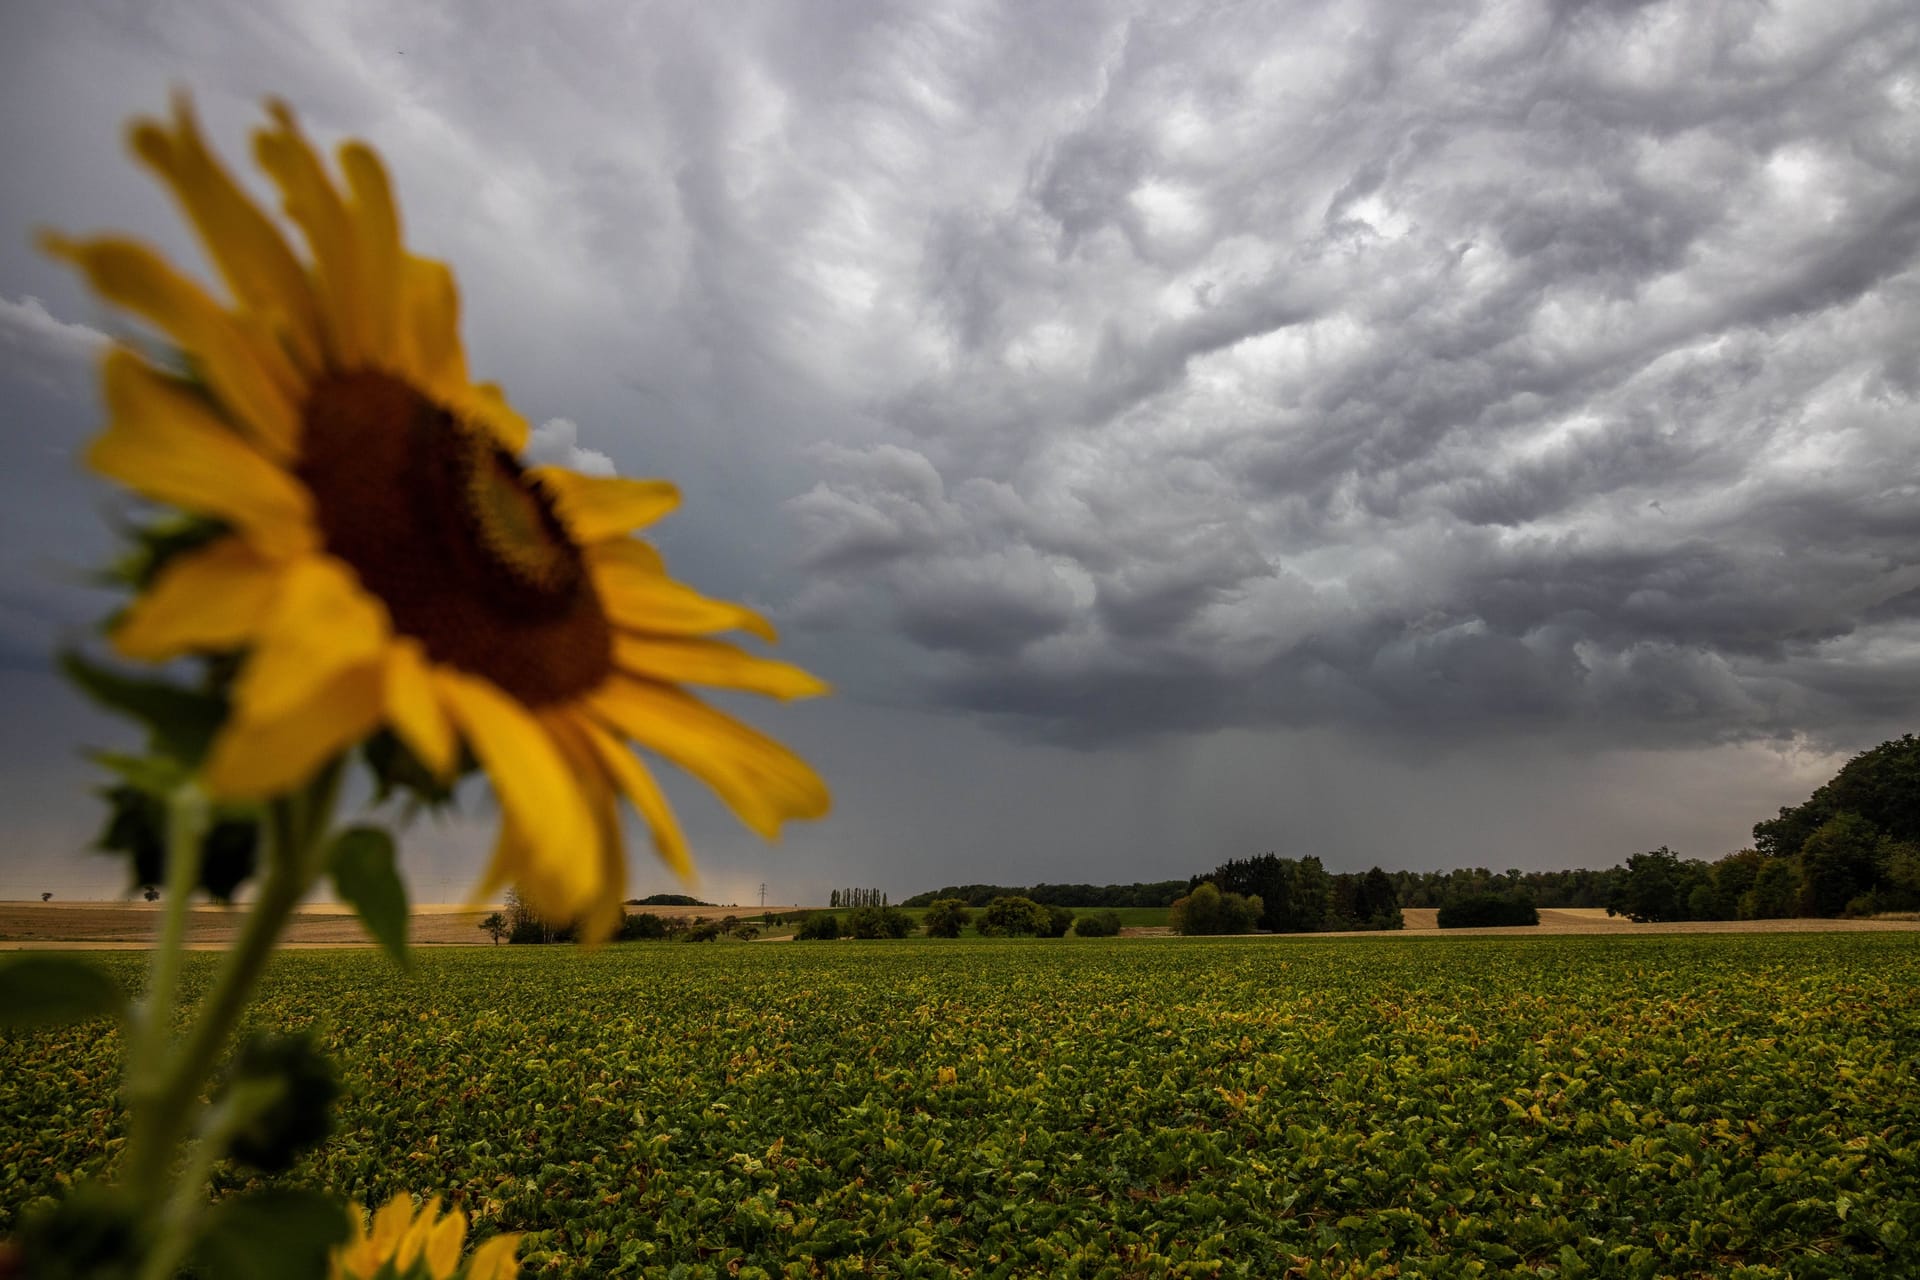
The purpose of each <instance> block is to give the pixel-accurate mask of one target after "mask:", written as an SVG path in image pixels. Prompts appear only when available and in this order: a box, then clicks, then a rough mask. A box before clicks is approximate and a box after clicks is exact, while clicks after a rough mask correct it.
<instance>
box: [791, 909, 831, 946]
mask: <svg viewBox="0 0 1920 1280" xmlns="http://www.w3.org/2000/svg"><path fill="white" fill-rule="evenodd" d="M793 936H794V938H795V940H796V941H799V942H832V941H833V940H834V939H835V938H837V937H839V936H840V917H839V916H836V915H833V914H831V913H830V912H824V911H823V912H821V913H820V914H818V915H811V916H808V917H807V918H806V919H804V920H802V921H801V922H800V928H799V931H798V932H796V933H795V934H794V935H793Z"/></svg>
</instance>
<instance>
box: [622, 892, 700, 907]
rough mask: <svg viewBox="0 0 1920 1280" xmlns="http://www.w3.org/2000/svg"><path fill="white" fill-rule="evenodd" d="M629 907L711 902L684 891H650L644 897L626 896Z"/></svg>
mask: <svg viewBox="0 0 1920 1280" xmlns="http://www.w3.org/2000/svg"><path fill="white" fill-rule="evenodd" d="M627 905H628V906H630V907H710V906H712V905H713V904H712V903H711V902H702V901H701V900H700V899H698V898H692V897H688V896H687V895H686V894H684V893H650V894H648V895H647V896H646V897H644V898H628V899H627Z"/></svg>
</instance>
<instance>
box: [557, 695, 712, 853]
mask: <svg viewBox="0 0 1920 1280" xmlns="http://www.w3.org/2000/svg"><path fill="white" fill-rule="evenodd" d="M576 723H578V724H579V726H580V730H581V732H582V734H583V735H584V736H585V738H586V740H587V744H588V745H589V746H590V747H592V748H593V753H594V754H595V755H596V756H598V757H599V758H600V763H601V765H602V767H604V768H605V769H606V771H607V773H608V774H609V775H611V776H612V778H613V781H614V785H616V786H618V787H619V788H620V790H621V791H623V792H625V793H626V797H627V799H628V800H630V801H632V803H633V807H634V808H635V809H636V810H638V811H639V814H640V816H641V818H643V819H644V820H645V821H646V824H647V829H648V831H649V832H650V833H651V834H652V836H653V847H654V851H655V852H657V853H658V854H659V855H660V860H661V861H662V862H664V863H666V864H667V865H668V866H669V867H672V868H673V872H674V874H675V875H677V876H679V877H680V878H681V879H682V880H685V881H689V882H691V881H692V880H693V878H694V875H693V856H692V854H691V853H690V852H689V851H688V849H687V838H686V836H685V835H683V834H681V831H680V821H679V819H677V818H676V817H674V814H673V806H672V805H670V804H668V803H667V796H666V793H665V792H664V791H662V790H660V784H659V783H658V782H655V781H654V779H653V775H652V774H651V773H649V772H648V771H647V766H646V765H644V764H642V763H641V762H640V758H639V757H638V756H636V755H634V754H633V752H631V751H629V750H627V748H626V747H625V746H624V745H623V744H622V743H621V742H620V741H619V740H617V739H616V738H614V736H613V735H612V734H610V733H608V732H607V731H606V730H605V729H602V728H601V727H600V726H599V725H597V724H595V723H593V722H592V721H591V720H589V719H587V718H586V717H585V716H579V717H576Z"/></svg>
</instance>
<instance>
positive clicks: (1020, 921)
mask: <svg viewBox="0 0 1920 1280" xmlns="http://www.w3.org/2000/svg"><path fill="white" fill-rule="evenodd" d="M978 927H979V930H980V933H981V935H982V936H983V937H988V938H1015V937H1026V936H1028V935H1030V934H1035V933H1040V932H1043V931H1044V930H1045V929H1046V927H1047V909H1046V908H1045V907H1043V906H1041V905H1040V904H1039V903H1037V902H1035V901H1034V900H1033V899H1032V898H995V899H994V900H993V901H992V902H989V903H988V904H987V909H986V910H985V911H983V912H981V913H980V923H979V926H978Z"/></svg>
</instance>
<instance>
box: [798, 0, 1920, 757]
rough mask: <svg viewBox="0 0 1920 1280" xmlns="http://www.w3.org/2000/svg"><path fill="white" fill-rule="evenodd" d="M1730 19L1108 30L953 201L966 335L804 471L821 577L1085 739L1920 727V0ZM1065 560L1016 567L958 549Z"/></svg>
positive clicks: (1006, 702)
mask: <svg viewBox="0 0 1920 1280" xmlns="http://www.w3.org/2000/svg"><path fill="white" fill-rule="evenodd" d="M1736 9H1738V16H1737V17H1736V16H1734V12H1735V11H1734V10H1721V11H1715V12H1714V13H1707V12H1705V11H1701V10H1697V9H1695V8H1693V7H1691V6H1684V5H1673V4H1648V5H1633V6H1594V5H1588V6H1571V7H1562V8H1560V9H1558V10H1547V9H1528V8H1526V7H1524V6H1523V7H1519V8H1513V7H1507V8H1501V9H1497V10H1495V9H1490V8H1481V7H1479V6H1471V5H1454V6H1439V7H1426V8H1422V9H1420V10H1418V11H1413V10H1406V9H1404V8H1400V7H1383V6H1353V7H1335V8H1332V9H1329V8H1324V7H1316V8H1312V9H1304V8H1296V9H1282V8H1278V7H1276V8H1275V9H1273V10H1270V11H1264V12H1263V13H1261V14H1247V13H1244V12H1242V11H1238V10H1236V11H1234V12H1233V13H1232V14H1231V15H1230V16H1227V15H1222V14H1219V13H1210V12H1209V13H1182V14H1177V15H1166V16H1160V17H1156V18H1152V19H1148V18H1140V19H1138V20H1135V21H1131V22H1129V23H1127V24H1125V25H1124V26H1123V27H1122V28H1121V31H1120V34H1119V35H1118V36H1117V38H1116V39H1115V40H1113V41H1111V42H1108V43H1104V44H1103V43H1102V42H1101V41H1098V40H1094V41H1089V43H1088V47H1089V49H1096V48H1097V49H1101V50H1102V51H1103V52H1102V57H1101V58H1100V59H1099V60H1098V62H1097V65H1098V66H1099V68H1100V73H1101V74H1100V79H1099V81H1098V84H1097V87H1095V88H1093V89H1091V90H1090V89H1089V87H1088V85H1087V84H1086V82H1085V81H1082V80H1077V79H1076V77H1074V76H1072V75H1071V74H1068V73H1063V74H1061V75H1060V76H1058V77H1056V78H1055V79H1054V81H1053V83H1052V85H1051V86H1044V85H1042V86H1036V85H1026V86H1022V89H1021V91H1022V92H1024V93H1026V94H1028V95H1030V96H1034V97H1039V96H1045V95H1047V94H1048V93H1049V91H1050V89H1051V92H1052V93H1053V94H1054V95H1056V96H1054V97H1053V99H1052V107H1053V110H1052V111H1051V112H1050V113H1049V118H1050V119H1052V120H1054V121H1056V125H1055V128H1054V129H1053V131H1052V132H1051V134H1050V135H1048V136H1043V137H1041V138H1039V139H1036V140H1033V141H1032V142H1031V145H1030V151H1029V153H1028V155H1029V158H1028V159H1027V161H1026V165H1025V169H1024V174H1023V176H1022V180H1021V181H1020V182H1019V183H1018V185H1011V184H1005V185H1002V186H1000V187H999V188H997V189H996V190H995V193H994V197H993V198H972V199H969V198H967V197H965V196H957V197H955V199H954V200H950V201H949V202H947V203H944V204H929V206H928V207H926V208H925V209H923V210H922V214H923V225H924V227H925V228H926V231H925V233H924V235H925V240H924V243H925V244H926V246H927V250H926V255H925V258H924V260H923V262H922V264H921V275H920V280H919V285H920V288H921V290H922V292H923V294H924V296H925V297H926V298H927V300H928V304H929V305H928V313H929V315H930V316H931V317H932V319H933V321H934V322H935V323H937V324H938V325H939V327H938V328H937V329H936V330H935V331H934V332H935V333H937V335H938V336H939V338H940V339H942V341H941V344H940V346H939V347H938V348H937V352H936V358H935V359H933V360H931V361H928V362H927V364H926V372H925V373H924V374H923V375H922V376H921V377H920V378H918V379H914V380H912V381H911V383H910V385H908V386H906V387H904V388H903V389H902V390H901V391H900V392H899V393H898V394H897V395H895V396H894V397H893V398H892V399H891V400H889V401H887V402H886V404H885V407H884V410H883V414H884V417H885V420H886V421H887V422H888V423H889V424H890V425H891V426H892V427H893V429H894V434H893V435H892V438H891V440H890V442H889V443H888V444H885V445H881V446H876V447H875V452H874V453H873V454H872V455H871V456H869V457H860V456H855V455H851V454H848V453H846V452H845V451H842V452H840V453H837V454H835V455H833V456H831V457H829V458H827V459H825V463H826V467H827V470H828V478H827V479H826V480H825V481H824V482H823V483H822V484H821V485H820V486H819V487H817V488H816V489H815V490H814V491H813V492H811V493H809V494H808V495H806V496H805V497H804V498H802V499H800V500H797V501H796V502H795V503H794V504H793V510H794V512H795V514H796V515H798V516H800V517H802V528H803V531H804V532H805V533H806V534H807V536H808V537H809V538H810V540H811V546H812V547H813V549H814V553H815V554H814V559H813V562H812V563H813V566H814V568H815V570H816V572H818V573H823V574H827V575H841V576H842V577H843V578H844V579H845V580H846V581H848V582H849V583H853V582H857V583H858V584H859V587H860V589H861V590H864V591H865V592H867V593H868V594H869V595H870V596H871V598H872V600H873V601H874V602H875V606H876V614H877V616H878V617H879V618H880V619H882V621H881V622H880V623H879V624H878V625H885V622H884V619H885V618H886V616H887V611H886V603H887V602H889V601H891V602H894V604H895V605H896V606H897V605H898V602H900V601H901V600H903V599H905V598H907V597H908V594H909V593H912V598H913V600H914V606H913V609H912V610H911V611H907V610H904V609H901V608H898V607H896V608H895V610H894V612H893V615H892V617H893V625H895V626H897V627H898V628H899V630H900V632H901V633H902V634H903V635H904V636H905V637H906V638H907V639H909V640H911V641H913V642H914V643H916V644H918V645H920V646H922V647H923V648H925V649H927V650H929V651H931V652H932V653H933V654H935V655H936V657H937V660H936V661H934V662H932V663H931V664H930V665H929V668H928V670H929V680H930V687H931V688H932V690H933V694H932V696H934V697H935V698H936V699H940V700H946V701H950V702H952V703H954V704H955V705H959V706H963V707H967V708H972V709H976V710H983V711H990V712H993V713H996V714H998V715H1002V716H1005V717H1007V718H1008V719H1009V721H1011V722H1013V723H1016V724H1017V723H1025V724H1026V725H1027V727H1029V728H1030V729H1033V730H1036V731H1039V732H1042V733H1048V734H1059V735H1062V736H1065V737H1067V738H1069V739H1073V740H1078V741H1098V740H1106V739H1111V738H1113V737H1115V736H1120V737H1124V736H1127V735H1129V734H1135V733H1151V732H1155V731H1159V730H1167V729H1176V730H1196V729H1205V728H1207V727H1210V726H1220V725H1260V724H1316V723H1320V724H1324V723H1357V724H1371V725H1375V726H1377V727H1380V728H1383V729H1391V730H1395V731H1414V732H1419V733H1431V734H1436V735H1447V736H1449V737H1459V736H1462V735H1473V734H1477V733H1482V732H1489V731H1493V732H1506V731H1511V729H1512V728H1513V727H1514V726H1516V725H1525V724H1534V725H1555V724H1557V725H1567V724H1585V725H1593V726H1597V727H1600V728H1602V729H1603V730H1604V731H1605V732H1608V733H1611V734H1614V735H1616V736H1617V737H1618V739H1619V740H1621V741H1648V740H1652V741H1661V740H1671V741H1714V740H1722V739H1726V738H1729V737H1733V738H1737V737H1740V736H1745V735H1758V736H1763V737H1766V736H1777V735H1792V734H1795V733H1809V732H1810V733H1814V734H1832V735H1834V736H1835V737H1836V738H1840V739H1845V738H1846V737H1848V736H1849V735H1853V734H1857V733H1860V732H1865V731H1867V726H1870V725H1878V724H1884V723H1887V722H1890V721H1893V722H1897V721H1898V720H1899V719H1900V718H1901V717H1903V716H1905V717H1911V715H1912V713H1913V711H1914V710H1915V708H1916V707H1920V686H1915V685H1914V684H1913V683H1912V681H1911V679H1910V677H1911V667H1912V658H1913V655H1912V644H1913V642H1914V640H1915V638H1916V635H1915V632H1914V629H1913V626H1912V620H1911V617H1910V612H1909V611H1904V610H1902V609H1900V608H1899V607H1898V606H1897V605H1895V604H1893V603H1891V602H1894V601H1898V600H1901V599H1904V598H1906V593H1908V592H1910V591H1912V590H1913V589H1914V585H1915V582H1916V580H1920V579H1917V575H1920V491H1917V490H1916V489H1915V487H1914V483H1913V473H1912V467H1911V458H1912V456H1913V452H1912V450H1913V445H1912V438H1913V437H1912V431H1913V425H1914V423H1915V421H1916V418H1917V417H1920V415H1917V414H1916V408H1920V405H1916V399H1915V389H1914V370H1915V367H1916V366H1915V361H1914V356H1913V354H1912V353H1913V351H1914V350H1915V346H1916V339H1920V308H1917V307H1916V294H1915V289H1916V285H1917V284H1920V220H1917V219H1916V214H1917V213H1920V178H1916V176H1915V175H1916V174H1920V132H1916V130H1915V127H1914V122H1915V120H1916V118H1920V82H1917V81H1916V80H1915V79H1914V77H1913V73H1912V67H1913V66H1914V65H1915V63H1916V55H1920V19H1916V18H1915V17H1914V16H1913V14H1912V13H1911V12H1910V11H1909V10H1907V9H1906V8H1905V7H1904V6H1898V5H1865V6H1859V7H1854V8H1850V9H1847V10H1844V11H1841V10H1831V11H1821V12H1820V13H1817V14H1816V13H1813V12H1811V11H1807V10H1793V11H1787V10H1781V9H1773V8H1767V7H1764V6H1750V7H1745V8H1742V7H1739V6H1736ZM1283 32H1284V33H1285V36H1286V38H1284V39H1282V38H1280V37H1281V35H1282V33H1283ZM1088 65H1093V63H1091V62H1090V63H1089V64H1088ZM879 450H886V451H888V452H887V454H886V456H887V458H888V460H889V465H890V466H891V467H893V468H894V469H896V470H899V471H902V472H904V471H907V470H913V471H914V472H915V474H916V477H917V479H916V482H915V484H914V485H913V486H911V487H907V486H895V487H892V488H886V487H881V488H879V489H876V488H875V486H874V484H873V472H872V467H873V459H874V458H877V457H879V456H880V453H879V452H878V451H879ZM903 450H905V451H910V452H909V453H907V454H904V455H903V453H902V451H903ZM882 520H884V523H885V526H886V527H887V528H888V529H891V530H895V531H899V530H904V529H910V528H911V529H918V530H919V531H920V536H919V538H918V540H916V541H905V540H901V541H896V542H894V543H892V544H890V545H891V548H892V550H891V552H890V554H889V555H888V556H887V557H886V558H884V560H883V561H877V560H876V561H868V562H864V563H861V564H859V565H842V564H841V563H840V562H839V560H838V559H837V556H838V555H839V553H840V549H841V548H844V547H846V546H849V545H852V544H853V543H854V542H855V541H857V539H858V538H859V537H860V536H861V531H862V530H866V531H868V533H869V535H870V534H871V533H872V531H873V530H874V529H875V528H876V527H878V525H879V523H880V522H881V521H882ZM1022 551H1025V552H1030V553H1032V554H1033V555H1035V556H1037V557H1039V560H1038V561H1037V562H1035V561H1032V560H1024V559H1023V560H1020V561H1019V563H1020V564H1021V575H1022V581H1023V582H1024V583H1025V584H1026V585H1025V589H1024V590H1023V591H1022V592H1020V593H1019V594H1018V596H1017V598H1014V597H1009V598H1008V599H1006V600H1004V601H996V600H995V599H994V597H993V596H992V595H991V594H990V593H986V592H983V591H982V590H981V589H980V587H979V582H978V578H977V577H972V578H965V577H963V576H962V575H959V574H957V573H956V572H955V569H954V563H953V562H954V561H955V560H960V561H962V562H965V563H969V564H972V565H975V566H978V567H979V568H980V569H981V570H982V571H987V572H991V571H992V569H991V566H993V565H994V564H996V563H1013V562H1014V561H1013V559H1012V557H1014V555H1015V553H1017V552H1022ZM1042 569H1044V571H1045V572H1047V573H1049V574H1050V575H1051V576H1052V579H1053V586H1052V588H1051V591H1052V594H1053V595H1054V596H1055V597H1056V598H1059V599H1072V600H1074V601H1076V602H1077V608H1076V609H1075V610H1074V611H1072V612H1071V613H1068V614H1065V615H1051V616H1053V617H1055V618H1056V621H1055V624H1054V626H1053V628H1052V630H1051V631H1049V632H1045V633H1042V632H1040V631H1038V630H1037V629H1036V628H1037V627H1038V625H1039V623H1040V622H1041V621H1042V620H1043V619H1044V618H1046V617H1047V616H1049V615H1044V614H1040V613H1036V612H1035V611H1034V610H1032V608H1031V607H1030V603H1029V602H1030V600H1031V599H1032V598H1034V592H1035V590H1036V589H1037V583H1038V581H1039V579H1038V577H1037V575H1038V573H1039V572H1040V571H1041V570H1042ZM962 581H964V582H965V583H966V586H965V589H964V590H962V589H960V588H959V587H957V586H956V587H955V588H953V591H954V594H953V595H952V597H951V599H950V601H949V602H948V607H947V608H946V610H945V611H944V613H945V614H947V615H951V616H952V617H953V618H954V619H955V621H954V622H953V623H952V635H959V634H962V633H963V632H964V633H965V634H967V635H993V636H996V637H1003V638H1005V639H1006V640H1008V641H1009V642H1011V641H1014V640H1017V643H999V644H995V645H993V646H991V647H989V648H987V649H985V650H983V651H981V652H977V653H976V652H974V651H973V650H972V649H971V648H970V646H969V645H967V644H964V643H955V642H953V640H952V635H943V634H942V633H941V632H940V630H939V629H937V628H929V626H928V625H927V618H928V617H929V616H930V615H931V616H934V617H940V616H943V614H942V611H939V610H930V606H929V604H928V600H927V597H928V596H929V595H936V596H937V595H939V594H940V593H942V592H943V591H944V590H946V589H947V588H946V587H945V586H944V585H943V584H947V583H956V584H957V583H960V582H962ZM996 611H1004V613H1005V615H1006V619H1007V625H1006V626H1005V627H1004V628H1003V627H1002V626H1001V625H1000V624H999V622H998V620H997V619H996V617H995V616H994V614H995V612H996ZM1836 669H1839V670H1844V671H1846V672H1847V676H1846V678H1844V679H1838V678H1836Z"/></svg>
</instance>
